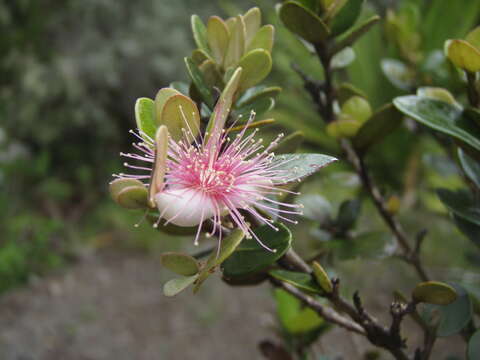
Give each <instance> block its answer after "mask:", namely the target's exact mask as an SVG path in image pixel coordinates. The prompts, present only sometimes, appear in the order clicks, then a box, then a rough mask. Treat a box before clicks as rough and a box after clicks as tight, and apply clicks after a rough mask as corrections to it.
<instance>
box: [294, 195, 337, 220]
mask: <svg viewBox="0 0 480 360" xmlns="http://www.w3.org/2000/svg"><path fill="white" fill-rule="evenodd" d="M298 203H299V204H302V205H303V207H304V208H303V216H304V217H306V218H307V219H310V220H313V221H316V222H318V223H319V224H323V223H324V222H325V220H329V219H330V217H331V214H332V205H331V204H330V202H328V200H327V199H325V198H324V197H323V196H321V195H319V194H306V195H301V197H299V198H298Z"/></svg>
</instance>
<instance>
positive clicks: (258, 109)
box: [235, 98, 275, 120]
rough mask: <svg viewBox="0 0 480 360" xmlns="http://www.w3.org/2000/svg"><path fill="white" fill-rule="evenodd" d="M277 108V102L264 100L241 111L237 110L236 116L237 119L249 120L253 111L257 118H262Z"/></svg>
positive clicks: (268, 99)
mask: <svg viewBox="0 0 480 360" xmlns="http://www.w3.org/2000/svg"><path fill="white" fill-rule="evenodd" d="M274 106H275V100H273V99H272V98H263V99H259V100H257V101H255V102H253V103H250V104H247V105H244V106H242V107H241V108H239V109H236V110H235V115H236V116H237V117H239V116H241V117H242V119H244V120H247V119H248V118H249V117H250V113H251V112H252V110H253V111H254V112H255V114H256V115H257V116H260V115H262V114H264V113H266V112H268V111H270V110H272V109H273V107H274Z"/></svg>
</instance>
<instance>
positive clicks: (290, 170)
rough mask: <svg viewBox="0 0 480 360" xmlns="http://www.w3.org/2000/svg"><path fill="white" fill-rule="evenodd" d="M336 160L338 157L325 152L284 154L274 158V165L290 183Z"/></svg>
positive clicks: (286, 181)
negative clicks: (324, 153)
mask: <svg viewBox="0 0 480 360" xmlns="http://www.w3.org/2000/svg"><path fill="white" fill-rule="evenodd" d="M334 161H337V159H335V158H334V157H332V156H328V155H323V154H283V155H278V156H276V157H275V158H274V160H273V162H272V166H274V167H275V169H276V170H277V171H282V178H284V179H285V183H289V182H292V181H300V180H301V179H303V178H305V177H307V176H310V175H312V174H313V173H315V172H317V171H318V170H320V169H321V168H323V167H325V166H327V165H329V164H331V163H333V162H334Z"/></svg>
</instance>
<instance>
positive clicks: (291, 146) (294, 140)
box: [274, 131, 305, 155]
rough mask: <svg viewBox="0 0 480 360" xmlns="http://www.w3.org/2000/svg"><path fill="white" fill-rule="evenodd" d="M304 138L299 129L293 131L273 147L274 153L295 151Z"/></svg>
mask: <svg viewBox="0 0 480 360" xmlns="http://www.w3.org/2000/svg"><path fill="white" fill-rule="evenodd" d="M304 140H305V136H304V135H303V132H301V131H295V132H294V133H292V134H290V135H288V136H287V137H285V138H284V139H283V140H282V141H281V142H280V143H279V144H278V145H277V146H276V147H275V148H274V151H275V154H277V155H280V154H289V153H295V152H296V151H297V150H298V148H299V147H300V146H301V145H302V143H303V141H304Z"/></svg>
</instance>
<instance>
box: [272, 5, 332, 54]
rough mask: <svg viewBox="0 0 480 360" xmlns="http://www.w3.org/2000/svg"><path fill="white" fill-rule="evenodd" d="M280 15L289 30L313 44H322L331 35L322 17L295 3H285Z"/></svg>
mask: <svg viewBox="0 0 480 360" xmlns="http://www.w3.org/2000/svg"><path fill="white" fill-rule="evenodd" d="M279 15H280V19H281V20H282V22H283V23H284V24H285V26H286V27H287V28H288V30H290V31H291V32H293V33H295V34H297V35H299V36H300V37H302V38H304V39H305V40H307V41H309V42H311V43H313V44H316V43H319V42H322V41H323V40H325V39H326V38H327V37H328V35H329V33H330V31H329V29H328V26H327V25H326V24H325V23H324V22H323V20H322V19H320V17H318V16H317V15H316V14H315V13H314V12H312V11H311V10H309V9H307V8H306V7H304V6H302V5H300V4H299V3H297V2H295V1H287V2H285V3H283V4H282V5H281V7H280V13H279Z"/></svg>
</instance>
